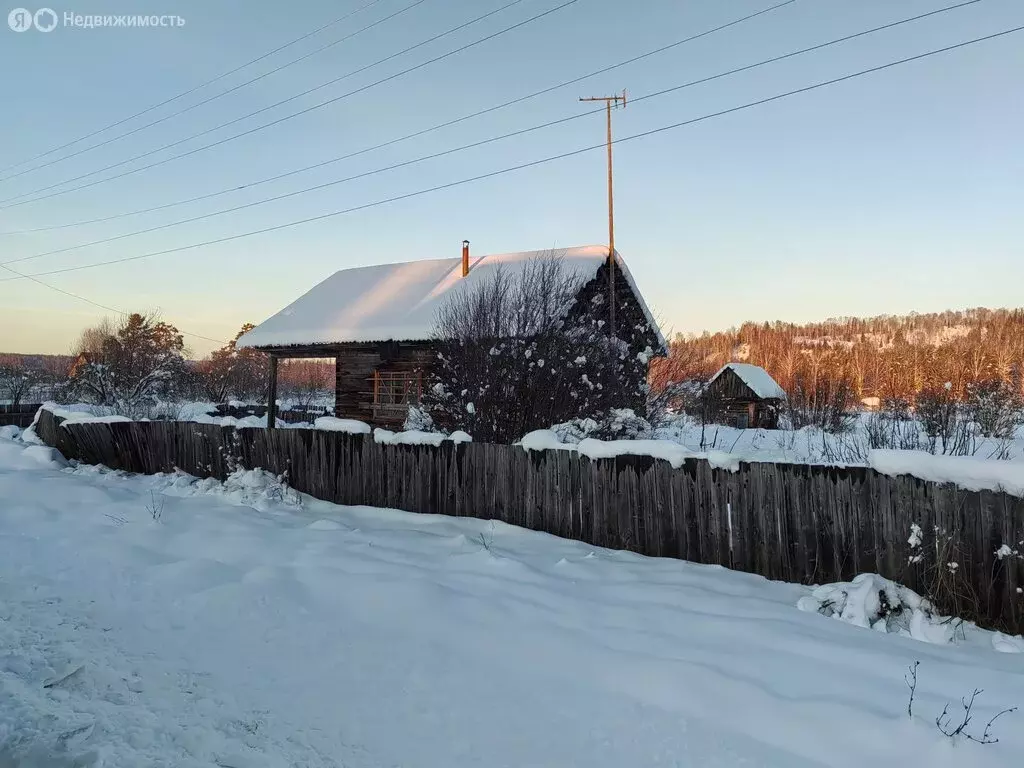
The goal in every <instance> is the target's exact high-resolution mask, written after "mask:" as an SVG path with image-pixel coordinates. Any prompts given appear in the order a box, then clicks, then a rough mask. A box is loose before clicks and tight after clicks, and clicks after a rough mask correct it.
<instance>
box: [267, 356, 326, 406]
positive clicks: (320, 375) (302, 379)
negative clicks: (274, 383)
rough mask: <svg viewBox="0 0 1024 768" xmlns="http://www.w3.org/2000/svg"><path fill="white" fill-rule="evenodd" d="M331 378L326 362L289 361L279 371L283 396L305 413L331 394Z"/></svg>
mask: <svg viewBox="0 0 1024 768" xmlns="http://www.w3.org/2000/svg"><path fill="white" fill-rule="evenodd" d="M331 378H332V377H331V366H330V363H328V362H327V361H325V360H289V361H288V362H287V363H285V364H284V365H282V366H281V368H280V370H279V371H278V380H279V381H280V382H281V384H280V387H281V394H282V395H283V396H284V397H286V398H288V399H289V400H293V401H294V402H295V404H296V405H298V406H299V408H300V409H302V410H305V411H309V410H310V409H311V408H312V406H313V403H314V402H315V401H317V400H322V399H323V398H324V397H326V396H328V395H329V394H330V388H331Z"/></svg>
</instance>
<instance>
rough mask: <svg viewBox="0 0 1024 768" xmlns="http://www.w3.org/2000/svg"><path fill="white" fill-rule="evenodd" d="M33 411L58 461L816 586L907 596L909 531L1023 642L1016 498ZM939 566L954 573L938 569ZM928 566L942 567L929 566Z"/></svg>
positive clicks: (855, 477)
mask: <svg viewBox="0 0 1024 768" xmlns="http://www.w3.org/2000/svg"><path fill="white" fill-rule="evenodd" d="M62 421H63V420H62V419H60V418H58V417H55V416H54V415H53V414H52V413H50V412H49V411H47V410H43V411H42V412H41V413H40V414H39V419H38V421H37V423H36V433H37V434H38V436H39V437H40V439H42V440H43V441H44V442H46V443H47V444H49V445H51V446H53V447H55V448H57V449H58V450H60V451H61V452H62V453H63V454H64V455H65V456H67V457H68V458H69V459H77V460H79V461H83V462H87V463H102V464H105V465H107V466H110V467H113V468H117V469H124V470H127V471H130V472H143V473H156V472H171V471H175V470H180V471H184V472H188V473H189V474H192V475H196V476H200V477H216V478H220V479H224V478H226V477H227V476H228V475H229V474H230V473H231V472H233V471H234V470H235V469H237V468H262V469H265V470H267V471H269V472H272V473H274V474H275V475H284V476H286V477H287V481H288V483H289V485H291V486H292V487H293V488H295V489H296V490H299V491H302V492H304V493H308V494H310V495H312V496H315V497H317V498H321V499H325V500H328V501H333V502H337V503H341V504H350V505H368V506H378V507H394V508H398V509H404V510H407V511H410V512H424V513H436V514H447V515H455V516H475V517H481V518H485V519H487V518H491V519H495V520H501V521H503V522H506V523H510V524H512V525H518V526H522V527H525V528H532V529H534V530H538V531H546V532H548V533H552V534H555V535H558V536H564V537H568V538H574V539H579V540H582V541H586V542H589V543H592V544H594V545H598V546H607V547H615V548H624V549H630V550H633V551H636V552H639V553H642V554H647V555H654V556H670V557H679V558H684V559H687V560H692V561H694V562H701V563H712V564H720V565H725V566H729V567H732V568H735V569H738V570H745V571H750V572H754V573H759V574H761V575H763V576H766V577H768V578H773V579H783V580H788V581H799V582H804V583H820V582H825V581H832V580H845V579H849V578H852V577H853V576H855V575H856V574H858V573H863V572H867V571H876V572H878V573H881V574H882V575H884V576H887V577H889V578H893V579H897V580H900V581H902V582H903V583H905V584H907V586H909V587H911V588H913V589H916V590H918V591H927V590H928V588H929V586H930V585H929V583H928V580H929V578H932V576H930V575H928V574H926V573H924V572H923V570H922V568H920V567H919V566H917V565H915V564H913V563H911V562H909V555H911V554H913V553H912V551H911V549H910V546H909V544H908V542H907V539H908V537H909V535H910V529H911V525H912V524H917V525H920V526H921V528H922V530H923V531H924V533H925V536H926V539H927V541H928V542H929V544H928V546H934V541H935V535H936V532H937V535H939V536H940V537H952V540H953V541H955V542H957V545H956V548H955V549H954V548H951V549H950V554H949V557H951V558H953V557H955V558H956V560H955V562H957V563H958V565H957V568H956V570H958V571H959V573H958V578H959V579H960V582H959V583H960V584H961V585H963V587H964V589H965V590H966V591H968V592H973V593H974V597H973V600H974V603H975V605H976V610H977V612H978V614H979V615H978V618H979V619H981V620H982V621H984V622H985V623H987V624H989V625H990V626H995V627H999V628H1002V629H1007V630H1010V631H1013V632H1021V631H1022V630H1024V595H1022V594H1019V593H1018V592H1017V589H1018V588H1024V560H1022V559H1020V558H1016V557H1007V558H1000V557H998V556H997V555H996V551H997V550H998V549H999V547H1000V546H1001V545H1002V544H1004V543H1005V544H1007V545H1008V546H1010V547H1011V548H1013V549H1018V550H1021V551H1024V499H1021V498H1018V497H1016V496H1011V495H1008V494H1005V493H1001V492H994V491H983V492H972V491H965V490H962V489H959V488H956V487H954V486H951V485H939V484H935V483H928V482H924V481H922V480H919V479H917V478H913V477H908V476H900V477H889V476H885V475H881V474H879V473H877V472H875V471H873V470H871V469H868V468H865V467H851V468H837V467H826V466H812V465H798V464H770V463H756V464H746V463H741V464H740V465H739V468H738V470H736V471H735V472H732V471H729V470H727V469H721V468H716V467H712V466H711V464H709V463H708V462H707V461H702V460H697V459H687V460H686V461H685V462H684V464H683V465H682V466H681V467H679V468H678V469H673V468H672V467H671V465H670V464H669V463H668V462H665V461H661V460H657V459H653V458H650V457H645V456H620V457H618V458H614V459H600V460H593V459H590V458H588V457H586V456H582V455H579V454H577V453H575V452H570V451H540V452H537V451H525V450H523V449H521V448H518V447H515V446H507V445H488V444H478V443H464V444H458V445H456V444H452V443H444V444H442V445H441V446H439V447H436V448H435V447H431V446H409V445H383V444H379V443H376V442H375V441H374V440H373V438H372V437H371V436H369V435H349V434H344V433H338V432H326V431H316V430H307V429H287V430H283V429H279V430H266V429H255V428H243V429H235V428H232V427H219V426H214V425H208V424H193V423H186V422H123V423H121V422H115V423H103V422H82V423H68V424H62ZM950 562H954V560H951V561H950ZM936 567H948V566H947V565H946V564H945V563H937V564H936Z"/></svg>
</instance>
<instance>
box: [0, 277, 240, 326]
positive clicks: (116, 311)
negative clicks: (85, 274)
mask: <svg viewBox="0 0 1024 768" xmlns="http://www.w3.org/2000/svg"><path fill="white" fill-rule="evenodd" d="M0 267H3V268H4V269H6V270H7V271H8V272H13V273H14V274H15V275H17V276H18V277H16V278H11V279H14V280H18V279H20V278H25V279H26V280H31V281H32V282H33V283H37V284H38V285H41V286H43V287H44V288H49V289H50V290H51V291H56V292H57V293H62V294H64V295H65V296H69V297H71V298H72V299H78V300H79V301H84V302H85V303H86V304H91V305H92V306H94V307H98V308H99V309H105V310H107V311H108V312H113V313H114V314H117V315H123V314H127V313H125V312H124V311H123V310H120V309H115V308H114V307H108V306H107V305H106V304H100V303H99V302H98V301H93V300H92V299H87V298H86V297H85V296H80V295H78V294H77V293H72V292H71V291H65V290H64V289H63V288H58V287H57V286H56V285H52V284H51V283H47V282H44V281H42V280H40V279H39V278H37V277H36V276H35V275H25V274H22V273H21V272H18V271H17V270H14V269H11V268H10V267H8V266H6V265H5V264H0ZM178 333H181V334H184V335H185V336H192V337H193V338H196V339H202V340H203V341H212V342H213V343H214V344H227V342H226V341H222V340H221V339H211V338H210V337H209V336H203V335H201V334H198V333H192V332H191V331H183V330H182V329H180V328H178Z"/></svg>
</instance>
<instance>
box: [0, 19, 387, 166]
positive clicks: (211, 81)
mask: <svg viewBox="0 0 1024 768" xmlns="http://www.w3.org/2000/svg"><path fill="white" fill-rule="evenodd" d="M380 2H382V0H370V2H368V3H365V4H364V5H361V6H360V7H358V8H356V9H355V10H353V11H349V12H348V13H346V14H344V15H343V16H339V17H338V18H336V19H334V20H333V21H329V22H327V23H326V24H323V25H321V26H319V27H317V28H316V29H314V30H312V31H311V32H307V33H305V34H303V35H300V36H299V37H296V38H295V39H294V40H290V41H289V42H287V43H285V44H284V45H280V46H278V47H277V48H274V49H273V50H272V51H268V52H267V53H264V54H262V55H260V56H257V57H256V58H255V59H251V60H250V61H247V62H245V63H244V64H241V65H239V66H237V67H235V68H234V69H229V70H228V71H227V72H222V73H221V74H219V75H217V76H216V77H213V78H211V79H209V80H206V81H204V82H202V83H200V84H199V85H196V86H193V87H192V88H189V89H187V90H184V91H182V92H181V93H178V94H176V95H175V96H171V97H170V98H169V99H164V100H163V101H161V102H160V103H158V104H153V105H152V106H149V107H146V108H145V109H143V110H140V111H139V112H136V113H134V114H132V115H129V116H128V117H124V118H121V119H120V120H117V121H116V122H113V123H110V124H109V125H105V126H103V127H102V128H97V129H96V130H94V131H92V132H91V133H87V134H85V135H84V136H79V137H78V138H77V139H74V140H73V141H69V142H68V143H66V144H61V145H60V146H59V147H54V148H53V149H48V150H47V151H45V152H42V153H40V154H38V155H35V156H33V157H29V158H26V159H25V160H21V161H20V162H17V163H14V164H12V165H8V166H4V167H2V168H0V173H5V172H7V171H9V170H12V169H14V168H20V167H21V166H23V165H25V164H27V163H31V162H34V161H36V160H39V159H41V158H44V157H48V156H49V155H52V154H53V153H54V152H60V151H61V150H62V149H67V148H68V147H73V146H74V145H75V144H78V143H79V142H82V141H85V140H86V139H91V138H92V137H93V136H98V135H99V134H101V133H105V132H106V131H109V130H110V129H111V128H117V127H118V126H119V125H124V124H125V123H127V122H130V121H131V120H134V119H135V118H137V117H142V116H143V115H146V114H149V113H150V112H152V111H154V110H157V109H159V108H160V107H164V106H167V105H168V104H172V103H174V102H175V101H178V100H179V99H183V98H185V97H186V96H191V95H192V94H193V93H196V92H197V91H200V90H202V89H203V88H206V87H207V86H210V85H213V84H214V83H216V82H218V81H220V80H223V79H224V78H225V77H230V76H231V75H233V74H235V73H236V72H240V71H242V70H243V69H247V68H248V67H251V66H252V65H253V64H258V63H259V62H261V61H263V60H264V59H267V58H269V57H271V56H273V55H274V54H275V53H280V52H281V51H283V50H285V49H286V48H290V47H291V46H293V45H296V44H298V43H301V42H302V41H303V40H307V39H309V38H310V37H313V36H314V35H317V34H319V33H320V32H323V31H324V30H325V29H328V28H330V27H333V26H334V25H335V24H340V23H341V22H343V21H345V20H346V19H349V18H351V17H352V16H355V15H356V14H357V13H360V12H362V11H365V10H366V9H368V8H371V7H372V6H374V5H377V4H378V3H380ZM8 178H13V177H8Z"/></svg>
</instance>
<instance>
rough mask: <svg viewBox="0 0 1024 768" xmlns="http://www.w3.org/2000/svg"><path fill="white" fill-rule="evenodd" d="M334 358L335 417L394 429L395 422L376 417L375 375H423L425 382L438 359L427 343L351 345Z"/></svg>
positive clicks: (338, 351) (430, 345)
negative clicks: (416, 373) (386, 372)
mask: <svg viewBox="0 0 1024 768" xmlns="http://www.w3.org/2000/svg"><path fill="white" fill-rule="evenodd" d="M334 354H335V358H334V368H335V377H336V378H335V381H336V384H335V390H334V413H335V415H336V416H337V417H338V418H342V419H358V420H359V421H365V422H367V423H368V424H378V425H381V426H394V422H393V421H391V422H388V421H387V420H380V419H377V418H375V416H374V409H373V379H374V371H377V370H380V371H405V372H420V373H422V375H423V378H424V382H425V381H426V377H427V374H428V372H429V368H430V365H431V364H432V362H433V360H434V357H435V352H434V346H433V344H432V343H431V342H426V341H424V342H380V343H373V344H351V345H346V346H344V347H341V348H339V349H338V350H337V351H336V352H335V353H334Z"/></svg>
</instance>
